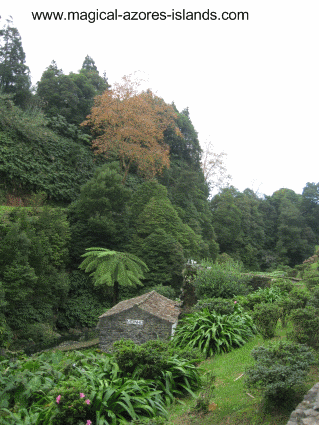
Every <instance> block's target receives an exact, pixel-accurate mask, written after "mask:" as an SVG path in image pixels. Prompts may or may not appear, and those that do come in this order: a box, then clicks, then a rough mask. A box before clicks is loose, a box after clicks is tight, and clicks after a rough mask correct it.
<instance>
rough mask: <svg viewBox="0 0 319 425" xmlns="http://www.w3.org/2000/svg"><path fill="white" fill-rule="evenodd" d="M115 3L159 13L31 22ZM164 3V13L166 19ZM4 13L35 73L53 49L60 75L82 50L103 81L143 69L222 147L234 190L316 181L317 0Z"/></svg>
mask: <svg viewBox="0 0 319 425" xmlns="http://www.w3.org/2000/svg"><path fill="white" fill-rule="evenodd" d="M115 9H117V11H118V15H119V14H122V15H124V13H125V12H126V11H128V12H155V13H154V14H153V16H154V18H155V19H153V20H152V19H151V17H150V15H149V20H139V21H135V20H134V21H133V20H132V21H125V20H124V19H123V18H118V19H117V20H113V21H111V20H100V19H99V20H96V21H95V22H92V23H90V22H88V21H84V20H78V21H70V20H68V19H63V20H61V21H57V20H51V21H48V20H47V21H43V20H42V21H35V20H33V18H32V13H31V12H41V11H43V12H51V11H53V12H64V13H65V14H64V17H65V16H67V12H69V11H73V12H79V13H81V12H87V13H89V12H95V15H94V16H96V14H97V13H98V14H100V13H101V12H106V13H108V12H114V11H115ZM183 9H185V12H202V13H203V12H209V13H211V12H216V14H217V17H221V14H222V13H223V12H248V14H249V20H244V21H235V20H233V21H232V20H222V19H220V20H218V19H217V20H203V19H202V20H198V19H197V20H196V21H194V20H193V21H191V20H177V18H178V12H181V13H182V11H183ZM156 12H158V15H157V14H156ZM160 12H166V14H167V15H171V17H170V18H166V20H162V19H160V17H161V15H160ZM0 14H1V15H2V17H3V18H4V17H6V16H7V15H12V17H13V22H14V25H15V26H16V27H17V28H18V30H19V32H20V34H21V37H22V44H23V48H24V51H25V53H26V64H27V65H28V66H29V68H30V70H31V76H32V81H33V83H34V84H35V83H36V82H37V81H38V80H39V79H40V78H41V75H42V72H43V71H44V70H45V68H46V67H48V66H49V65H50V63H51V61H52V60H55V61H56V62H57V65H58V67H59V68H61V69H62V70H63V71H64V73H66V74H67V73H69V72H71V71H73V72H77V71H78V70H79V69H80V68H81V66H82V63H83V60H84V58H85V56H86V55H89V56H91V57H92V58H93V59H94V60H95V63H96V65H97V67H98V70H99V71H100V74H102V73H103V71H105V72H106V75H107V77H108V81H109V83H110V84H112V83H113V82H115V81H120V79H121V77H122V76H123V75H127V74H130V73H133V72H134V71H141V72H142V73H143V75H145V77H146V78H147V79H148V81H149V84H148V85H149V86H150V87H151V88H152V89H153V90H154V91H156V92H157V94H158V95H159V96H161V97H163V98H164V100H165V101H166V102H168V103H171V102H172V101H174V102H175V104H176V106H177V108H178V109H179V111H181V110H182V109H184V108H185V107H188V108H189V111H190V117H191V120H192V122H193V124H194V127H195V129H196V130H197V132H198V133H199V140H200V142H201V144H202V145H204V143H205V142H206V141H208V140H211V141H212V142H213V144H214V146H215V150H216V152H221V151H224V152H226V153H227V161H226V165H227V169H228V172H229V173H230V174H231V175H232V178H233V179H232V184H233V185H234V186H235V187H237V188H238V189H239V190H241V191H242V190H244V189H245V188H247V187H250V188H252V189H253V190H255V191H257V190H258V191H259V192H260V193H264V194H266V195H271V194H272V193H273V192H274V191H276V190H278V189H280V188H282V187H287V188H289V189H293V190H294V191H295V192H297V193H302V189H303V187H304V186H305V185H306V183H307V182H315V183H317V182H318V181H319V177H318V161H319V148H318V136H319V129H318V123H319V121H318V103H319V59H318V57H319V55H318V44H319V24H318V16H319V1H318V0H303V1H296V0H289V1H288V0H276V1H275V0H268V1H261V0H259V1H258V0H248V1H247V0H236V1H228V0H223V1H221V0H219V1H206V0H198V1H187V0H183V1H180V0H175V1H174V0H172V1H170V2H168V1H164V0H163V1H160V2H157V1H137V0H135V1H134V0H131V1H122V0H117V1H112V0H110V1H100V0H92V1H85V2H83V1H73V0H72V1H67V0H66V1H63V2H61V1H55V2H44V1H32V0H30V1H24V0H23V1H16V0H12V1H10V2H9V1H7V2H6V4H5V5H1V7H0ZM173 15H174V16H175V19H173ZM207 15H208V13H206V15H203V16H207ZM81 16H82V17H83V16H84V14H83V13H82V15H81ZM89 16H90V17H91V18H90V19H91V21H92V20H93V14H91V15H88V18H89ZM99 16H101V17H102V18H103V17H105V16H107V15H105V14H102V15H99ZM108 16H109V17H110V16H111V15H108ZM126 16H127V15H126ZM133 16H134V15H133V13H132V14H131V17H133ZM136 16H138V15H136ZM139 16H140V17H141V18H143V17H145V14H144V13H139ZM188 16H189V15H188ZM156 17H158V19H157V20H156Z"/></svg>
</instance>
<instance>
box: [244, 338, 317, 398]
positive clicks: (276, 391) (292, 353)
mask: <svg viewBox="0 0 319 425" xmlns="http://www.w3.org/2000/svg"><path fill="white" fill-rule="evenodd" d="M251 355H252V356H253V358H254V360H255V362H256V363H255V365H254V366H252V367H250V368H248V369H247V370H246V374H247V379H246V385H247V386H248V388H258V389H261V390H263V391H264V393H265V396H266V397H269V398H274V399H275V400H276V399H277V400H282V399H283V398H285V397H286V395H287V392H288V391H289V390H290V389H291V388H292V387H293V386H294V385H297V384H301V383H303V381H304V379H305V378H306V376H307V373H308V370H309V366H310V364H311V363H312V362H313V361H314V356H313V353H312V351H311V349H310V348H309V347H307V346H306V345H300V344H295V343H289V342H284V341H280V342H279V343H278V342H273V343H271V344H269V345H268V346H267V347H264V346H261V347H256V348H254V349H253V350H252V352H251Z"/></svg>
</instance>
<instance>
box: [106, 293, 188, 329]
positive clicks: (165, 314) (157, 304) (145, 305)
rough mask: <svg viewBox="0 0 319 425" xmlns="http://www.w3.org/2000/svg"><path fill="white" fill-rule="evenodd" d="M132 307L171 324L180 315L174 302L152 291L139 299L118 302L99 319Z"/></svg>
mask: <svg viewBox="0 0 319 425" xmlns="http://www.w3.org/2000/svg"><path fill="white" fill-rule="evenodd" d="M134 306H138V307H139V308H140V309H142V310H144V311H147V312H148V313H150V314H153V315H154V316H156V317H159V318H161V319H164V320H167V321H169V322H172V323H175V322H176V321H177V319H178V316H179V313H180V308H179V307H178V306H177V305H176V303H175V302H174V301H172V300H170V299H169V298H166V297H164V296H163V295H160V294H158V293H157V292H156V291H152V292H148V293H147V294H143V295H140V296H139V297H135V298H131V299H129V300H125V301H121V302H119V303H118V304H116V305H115V306H114V307H112V308H111V309H110V310H108V311H107V312H105V313H104V314H102V315H101V316H100V318H102V317H106V316H112V315H114V314H117V313H121V312H122V311H125V310H128V309H130V308H132V307H134Z"/></svg>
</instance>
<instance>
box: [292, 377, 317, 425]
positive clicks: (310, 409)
mask: <svg viewBox="0 0 319 425" xmlns="http://www.w3.org/2000/svg"><path fill="white" fill-rule="evenodd" d="M287 425H319V382H318V383H317V384H316V385H314V386H313V387H312V388H311V390H309V391H308V393H307V394H306V395H305V397H304V399H303V401H302V402H301V403H299V404H298V406H297V408H296V410H294V411H293V412H292V414H291V415H290V418H289V421H288V423H287Z"/></svg>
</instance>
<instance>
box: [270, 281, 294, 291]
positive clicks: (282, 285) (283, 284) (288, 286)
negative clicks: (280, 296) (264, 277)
mask: <svg viewBox="0 0 319 425" xmlns="http://www.w3.org/2000/svg"><path fill="white" fill-rule="evenodd" d="M293 287H294V285H293V283H292V282H291V280H290V279H283V278H279V279H273V280H272V281H271V288H278V289H279V290H280V291H281V292H282V293H285V292H286V293H287V292H288V293H289V292H290V291H292V289H293Z"/></svg>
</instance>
